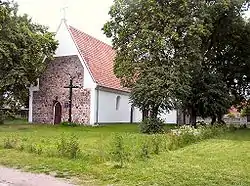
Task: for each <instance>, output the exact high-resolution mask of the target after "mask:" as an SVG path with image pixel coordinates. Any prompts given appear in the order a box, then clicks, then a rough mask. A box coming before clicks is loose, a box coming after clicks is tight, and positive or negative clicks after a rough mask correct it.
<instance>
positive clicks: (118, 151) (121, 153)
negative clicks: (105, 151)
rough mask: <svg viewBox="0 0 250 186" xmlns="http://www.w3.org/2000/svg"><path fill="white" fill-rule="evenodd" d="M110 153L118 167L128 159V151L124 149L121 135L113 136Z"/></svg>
mask: <svg viewBox="0 0 250 186" xmlns="http://www.w3.org/2000/svg"><path fill="white" fill-rule="evenodd" d="M110 154H111V157H112V159H113V160H114V161H116V162H118V167H123V166H124V164H125V162H126V161H128V153H127V152H126V150H125V146H124V141H123V137H122V136H121V135H115V136H114V138H113V142H112V144H111V153H110Z"/></svg>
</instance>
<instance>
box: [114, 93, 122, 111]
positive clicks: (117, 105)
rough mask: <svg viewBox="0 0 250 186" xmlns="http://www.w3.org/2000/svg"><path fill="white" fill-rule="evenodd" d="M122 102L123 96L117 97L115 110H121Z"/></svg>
mask: <svg viewBox="0 0 250 186" xmlns="http://www.w3.org/2000/svg"><path fill="white" fill-rule="evenodd" d="M120 100H121V96H117V97H116V102H115V109H116V110H119V107H120Z"/></svg>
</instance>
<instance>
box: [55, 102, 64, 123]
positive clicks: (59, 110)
mask: <svg viewBox="0 0 250 186" xmlns="http://www.w3.org/2000/svg"><path fill="white" fill-rule="evenodd" d="M54 107H55V108H54V110H55V111H54V124H59V123H61V118H62V106H61V104H60V103H59V102H56V103H55V106H54Z"/></svg>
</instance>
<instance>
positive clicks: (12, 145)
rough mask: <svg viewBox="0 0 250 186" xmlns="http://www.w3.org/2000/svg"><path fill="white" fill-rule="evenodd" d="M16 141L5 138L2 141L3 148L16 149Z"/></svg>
mask: <svg viewBox="0 0 250 186" xmlns="http://www.w3.org/2000/svg"><path fill="white" fill-rule="evenodd" d="M16 144H17V141H16V139H15V137H14V136H9V137H6V138H5V139H4V141H3V148H5V149H14V148H15V147H16Z"/></svg>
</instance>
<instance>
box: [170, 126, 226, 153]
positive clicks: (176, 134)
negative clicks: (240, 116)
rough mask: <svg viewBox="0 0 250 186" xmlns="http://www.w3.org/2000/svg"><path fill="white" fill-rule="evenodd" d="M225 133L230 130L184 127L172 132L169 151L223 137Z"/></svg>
mask: <svg viewBox="0 0 250 186" xmlns="http://www.w3.org/2000/svg"><path fill="white" fill-rule="evenodd" d="M225 131H230V129H229V128H223V127H221V126H216V125H215V126H208V127H206V126H200V127H199V128H194V127H192V126H188V125H183V126H181V127H180V128H178V129H172V130H171V133H170V134H169V145H168V149H169V150H176V149H178V148H182V147H185V146H187V145H189V144H192V143H196V142H199V141H201V140H205V139H209V138H212V137H215V136H218V135H223V134H224V133H225Z"/></svg>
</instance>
